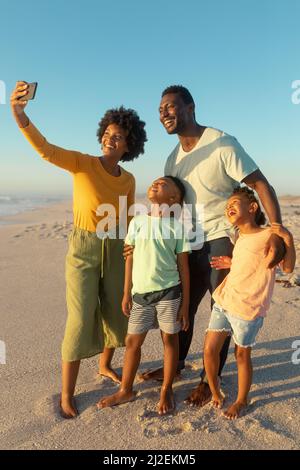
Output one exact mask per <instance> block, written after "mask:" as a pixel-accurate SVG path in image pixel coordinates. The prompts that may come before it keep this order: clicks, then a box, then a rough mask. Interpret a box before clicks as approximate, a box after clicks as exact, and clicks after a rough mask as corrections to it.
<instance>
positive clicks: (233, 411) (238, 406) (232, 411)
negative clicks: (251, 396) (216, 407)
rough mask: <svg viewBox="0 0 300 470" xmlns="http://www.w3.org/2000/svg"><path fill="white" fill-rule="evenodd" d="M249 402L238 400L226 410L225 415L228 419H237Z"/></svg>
mask: <svg viewBox="0 0 300 470" xmlns="http://www.w3.org/2000/svg"><path fill="white" fill-rule="evenodd" d="M247 405H248V403H245V402H239V401H236V402H234V403H233V404H232V405H230V406H229V408H227V410H226V411H224V413H223V415H224V416H225V418H227V419H237V418H239V417H240V414H241V412H242V411H243V410H244V409H245V408H246V407H247Z"/></svg>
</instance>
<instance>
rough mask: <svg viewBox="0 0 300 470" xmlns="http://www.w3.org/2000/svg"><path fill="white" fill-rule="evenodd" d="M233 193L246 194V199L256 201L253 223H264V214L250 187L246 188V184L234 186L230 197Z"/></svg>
mask: <svg viewBox="0 0 300 470" xmlns="http://www.w3.org/2000/svg"><path fill="white" fill-rule="evenodd" d="M235 194H242V195H244V196H246V198H247V199H248V201H249V202H256V204H257V205H258V209H257V211H256V213H255V219H254V220H255V223H256V224H257V225H258V226H261V225H265V223H266V216H265V214H264V213H263V211H262V210H261V208H260V205H259V202H258V199H257V198H256V196H255V194H254V191H252V189H250V188H248V186H237V187H236V188H234V190H233V193H232V195H231V196H230V197H232V196H234V195H235Z"/></svg>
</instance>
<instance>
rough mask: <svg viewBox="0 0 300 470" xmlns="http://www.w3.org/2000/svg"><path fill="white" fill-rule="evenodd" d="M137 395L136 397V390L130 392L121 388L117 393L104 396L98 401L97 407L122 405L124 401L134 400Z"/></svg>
mask: <svg viewBox="0 0 300 470" xmlns="http://www.w3.org/2000/svg"><path fill="white" fill-rule="evenodd" d="M135 397H136V392H134V391H132V390H131V391H130V392H125V391H122V390H119V391H118V392H117V393H114V394H113V395H109V396H107V397H104V398H102V399H101V400H100V401H99V402H98V403H97V408H98V409H102V408H107V407H109V406H115V405H122V403H127V402H129V401H133V400H134V399H135Z"/></svg>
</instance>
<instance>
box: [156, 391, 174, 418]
mask: <svg viewBox="0 0 300 470" xmlns="http://www.w3.org/2000/svg"><path fill="white" fill-rule="evenodd" d="M174 409H175V400H174V395H173V390H172V389H167V390H161V392H160V400H159V403H158V414H159V415H165V414H167V413H170V412H171V411H173V410H174Z"/></svg>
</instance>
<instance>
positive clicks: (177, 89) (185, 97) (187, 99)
mask: <svg viewBox="0 0 300 470" xmlns="http://www.w3.org/2000/svg"><path fill="white" fill-rule="evenodd" d="M170 93H177V94H178V95H180V96H181V98H182V101H183V102H184V104H191V103H193V104H195V102H194V99H193V97H192V95H191V93H190V92H189V90H188V89H187V88H185V87H184V86H182V85H171V86H168V87H167V88H166V89H165V90H164V91H163V92H162V94H161V97H163V96H165V95H168V94H170Z"/></svg>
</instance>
